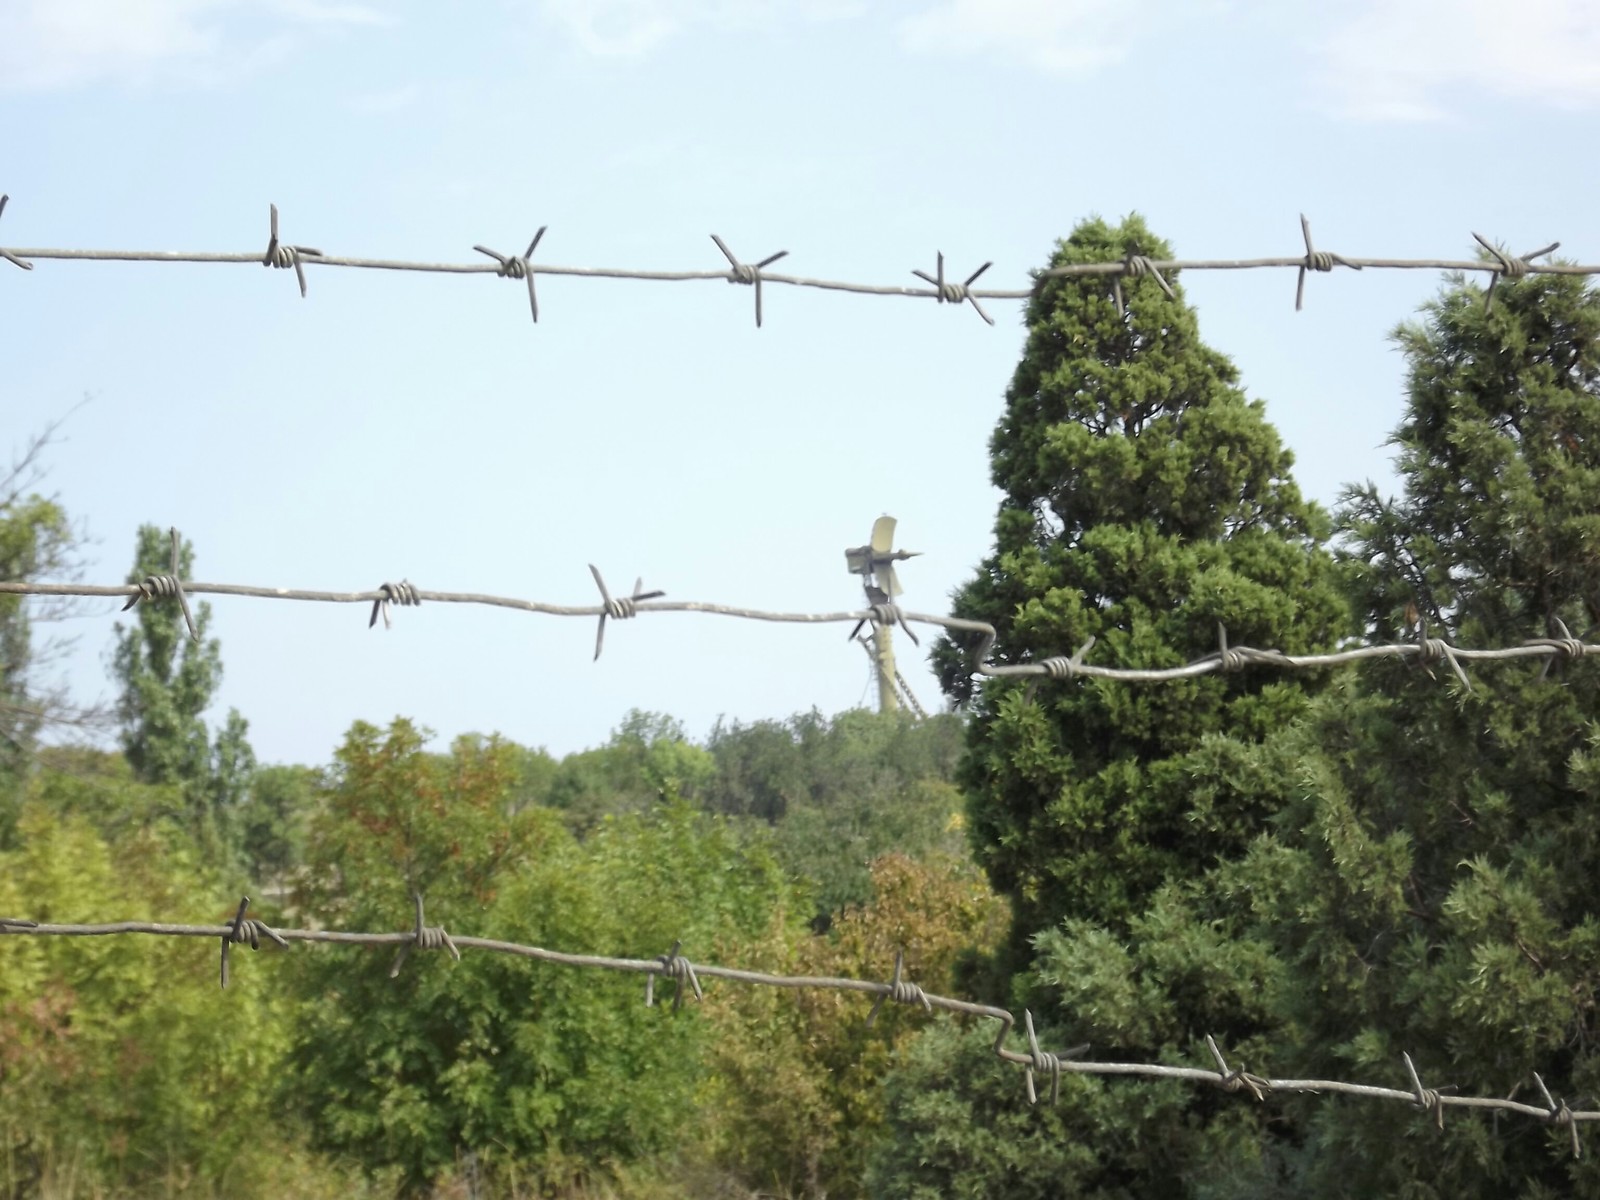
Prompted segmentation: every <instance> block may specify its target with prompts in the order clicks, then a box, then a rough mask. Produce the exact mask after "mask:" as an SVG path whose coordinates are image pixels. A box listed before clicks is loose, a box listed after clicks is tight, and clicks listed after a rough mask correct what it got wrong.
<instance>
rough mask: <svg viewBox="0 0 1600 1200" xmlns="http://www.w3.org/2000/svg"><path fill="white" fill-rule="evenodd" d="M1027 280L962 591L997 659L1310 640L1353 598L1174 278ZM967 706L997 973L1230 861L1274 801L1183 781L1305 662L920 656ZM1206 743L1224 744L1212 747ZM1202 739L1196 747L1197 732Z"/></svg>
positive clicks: (1322, 521)
mask: <svg viewBox="0 0 1600 1200" xmlns="http://www.w3.org/2000/svg"><path fill="white" fill-rule="evenodd" d="M1129 255H1145V256H1148V257H1151V258H1160V257H1164V256H1169V255H1170V251H1169V250H1168V248H1167V247H1166V245H1165V244H1164V243H1162V242H1161V241H1159V240H1158V239H1156V238H1155V237H1154V236H1153V235H1152V234H1151V233H1150V231H1149V230H1148V229H1147V228H1146V227H1145V224H1144V222H1143V221H1142V220H1141V219H1140V218H1139V217H1138V216H1130V217H1128V218H1127V219H1126V220H1124V221H1123V222H1122V223H1121V224H1120V225H1116V226H1112V225H1109V224H1107V223H1106V222H1104V221H1102V220H1099V219H1095V220H1090V221H1086V222H1084V223H1082V224H1080V225H1079V226H1078V227H1077V228H1076V229H1075V230H1074V231H1073V233H1072V235H1071V236H1070V237H1069V238H1067V239H1066V240H1065V241H1063V242H1060V243H1059V244H1058V246H1057V248H1056V251H1055V253H1054V255H1053V256H1052V258H1051V266H1062V265H1066V264H1069V263H1083V262H1099V261H1108V260H1110V261H1115V260H1119V259H1123V258H1125V257H1127V256H1129ZM1169 283H1170V285H1171V294H1170V295H1169V294H1168V292H1167V290H1166V289H1165V288H1164V287H1162V286H1161V284H1160V283H1159V282H1158V281H1157V280H1156V279H1154V278H1152V277H1151V276H1149V275H1145V276H1142V277H1138V278H1135V277H1131V276H1130V277H1129V278H1125V279H1124V280H1123V281H1122V283H1121V292H1122V296H1123V298H1124V300H1125V308H1122V307H1120V306H1119V304H1118V300H1117V298H1116V297H1115V296H1114V295H1113V289H1112V288H1111V287H1110V286H1109V285H1108V282H1107V280H1106V279H1105V277H1104V276H1077V277H1050V278H1044V279H1042V280H1041V286H1040V287H1039V288H1038V289H1037V291H1036V294H1035V296H1034V298H1033V299H1032V300H1031V301H1030V302H1029V304H1028V307H1027V316H1026V319H1027V326H1028V335H1027V342H1026V346H1025V349H1024V351H1023V355H1022V360H1021V362H1020V364H1019V365H1018V367H1017V369H1016V372H1015V374H1014V376H1013V378H1012V381H1011V385H1010V387H1009V388H1008V390H1007V392H1006V407H1005V414H1004V416H1003V417H1002V418H1001V420H1000V422H999V425H998V427H997V428H996V430H995V433H994V436H993V438H992V441H991V456H992V467H993V470H992V476H993V480H994V483H995V485H996V486H997V487H998V488H1000V490H1001V491H1002V492H1003V493H1004V498H1003V499H1002V501H1001V504H1000V510H999V514H998V516H997V518H996V521H995V547H994V551H993V553H992V554H991V555H990V556H989V557H988V558H986V559H985V560H984V562H983V563H982V565H981V566H980V567H979V570H978V573H977V576H976V578H974V579H973V580H972V581H971V582H970V583H968V584H967V585H966V586H965V587H963V588H962V589H961V590H960V591H959V592H958V594H957V596H956V598H955V606H954V608H955V611H956V612H957V613H958V614H959V615H961V616H963V617H969V618H976V619H981V620H985V621H988V622H990V623H992V624H993V625H994V626H995V628H996V630H997V631H998V640H997V642H996V644H995V647H994V651H993V656H994V658H995V659H996V660H998V661H1000V662H1005V663H1015V662H1022V661H1027V660H1030V659H1039V658H1043V657H1046V656H1049V655H1057V654H1070V653H1072V652H1073V651H1074V650H1075V649H1077V648H1078V647H1079V646H1081V645H1083V644H1084V643H1085V642H1086V641H1087V640H1088V639H1090V638H1094V639H1096V642H1095V646H1094V649H1093V651H1092V656H1091V659H1090V661H1092V662H1094V663H1097V664H1102V665H1109V666H1139V667H1167V666H1175V665H1178V664H1181V663H1184V662H1187V661H1190V660H1192V659H1195V658H1199V657H1202V656H1204V655H1206V654H1208V653H1210V652H1212V651H1215V650H1216V649H1217V647H1218V626H1219V625H1221V626H1223V627H1225V628H1226V631H1227V635H1228V637H1229V639H1230V642H1231V643H1232V644H1235V645H1240V644H1246V645H1250V646H1255V647H1260V648H1275V649H1279V650H1283V651H1285V652H1289V653H1295V652H1306V651H1311V650H1315V649H1320V648H1324V647H1326V646H1327V645H1328V644H1329V643H1330V642H1331V641H1332V640H1333V639H1334V638H1335V637H1336V636H1337V635H1338V634H1339V633H1341V632H1343V631H1344V622H1345V620H1346V615H1345V613H1346V610H1345V606H1344V604H1343V601H1342V600H1341V597H1340V595H1339V593H1338V589H1337V587H1336V582H1335V573H1334V569H1333V561H1332V559H1331V557H1330V556H1329V554H1328V553H1327V552H1326V551H1325V549H1324V548H1323V543H1324V540H1325V538H1326V537H1327V534H1328V532H1329V522H1328V519H1327V517H1326V516H1325V514H1324V513H1323V512H1322V511H1321V510H1319V509H1318V508H1317V507H1316V506H1315V505H1314V504H1311V503H1309V502H1307V501H1306V500H1305V499H1304V498H1303V497H1302V496H1301V494H1300V492H1299V490H1298V488H1297V487H1296V486H1295V484H1294V482H1293V481H1292V480H1291V478H1290V475H1289V468H1290V465H1291V462H1292V457H1291V455H1290V454H1289V452H1288V451H1287V450H1285V449H1284V447H1283V446H1282V444H1281V442H1280V441H1279V438H1278V435H1277V433H1276V431H1275V430H1274V429H1273V427H1272V426H1271V425H1270V424H1269V423H1268V421H1267V419H1266V415H1265V411H1264V407H1263V405H1262V403H1261V402H1260V401H1259V400H1251V399H1248V398H1247V397H1246V395H1245V393H1244V391H1243V390H1242V389H1241V387H1240V386H1239V382H1238V380H1239V376H1238V371H1237V369H1236V368H1235V367H1234V366H1233V364H1232V363H1231V362H1229V361H1228V359H1227V358H1225V357H1224V356H1223V355H1222V354H1220V353H1218V352H1217V351H1215V350H1213V349H1211V348H1210V347H1208V346H1207V345H1205V344H1204V343H1203V342H1202V341H1201V340H1200V336H1199V330H1198V325H1197V321H1196V317H1195V313H1194V310H1193V309H1192V308H1191V307H1190V306H1189V305H1188V304H1187V303H1186V301H1185V299H1184V296H1183V291H1182V289H1181V287H1180V286H1179V285H1178V284H1177V283H1176V282H1175V281H1169ZM936 662H937V663H938V665H939V668H940V672H941V677H942V681H943V685H944V688H945V691H946V692H947V694H949V695H950V696H952V697H953V698H954V699H956V700H957V701H958V702H962V703H965V704H967V705H969V706H970V708H971V711H972V714H973V716H972V720H971V722H970V725H969V741H968V750H967V754H966V756H965V759H964V762H963V766H962V783H963V785H964V787H965V789H966V791H967V794H968V807H969V817H970V829H971V830H972V835H973V840H974V845H975V849H976V852H977V854H978V857H979V860H980V861H981V862H982V863H983V865H984V866H985V868H986V869H987V870H988V872H989V876H990V879H991V881H992V882H993V884H994V886H995V888H996V889H997V890H998V891H1000V892H1002V893H1004V894H1006V895H1007V896H1009V897H1010V898H1011V900H1012V902H1013V906H1014V912H1015V922H1014V930H1013V937H1012V943H1011V955H1012V961H1011V963H1010V964H1008V965H1009V966H1010V968H1011V969H1013V970H1016V969H1019V968H1021V967H1023V966H1024V965H1025V964H1026V963H1027V962H1028V961H1029V959H1030V957H1031V953H1032V952H1031V949H1030V947H1029V941H1030V939H1031V938H1032V937H1033V936H1034V935H1036V934H1037V933H1039V932H1040V931H1042V930H1046V929H1050V928H1053V927H1055V926H1057V925H1058V924H1059V923H1060V922H1061V921H1062V920H1063V919H1065V918H1073V919H1077V920H1082V921H1087V922H1091V923H1093V924H1094V925H1097V926H1103V927H1106V928H1108V929H1109V930H1111V931H1113V932H1114V933H1117V934H1119V935H1120V934H1124V933H1126V932H1127V930H1128V928H1129V925H1130V922H1132V921H1133V920H1134V919H1135V918H1136V917H1137V916H1138V915H1139V914H1140V913H1141V912H1142V911H1143V909H1144V908H1145V906H1146V904H1147V903H1148V901H1149V900H1150V898H1151V897H1152V896H1153V894H1154V893H1155V891H1156V890H1157V889H1158V888H1159V887H1160V886H1161V885H1162V883H1163V882H1165V881H1167V880H1170V879H1173V878H1177V877H1184V876H1187V875H1192V874H1193V873H1195V872H1197V871H1198V870H1200V869H1203V868H1204V867H1205V866H1206V865H1207V864H1209V863H1211V862H1213V861H1215V860H1217V859H1218V858H1219V857H1226V856H1228V855H1231V854H1236V853H1237V852H1239V851H1240V850H1242V849H1243V847H1244V845H1245V844H1246V843H1247V841H1248V840H1249V838H1250V837H1251V836H1252V835H1253V834H1255V833H1256V832H1257V831H1258V830H1259V828H1260V827H1261V824H1262V822H1263V821H1264V820H1265V819H1266V817H1267V816H1268V815H1269V810H1268V808H1267V807H1265V804H1264V801H1263V798H1262V796H1261V795H1260V794H1258V793H1257V791H1255V790H1253V789H1248V788H1246V789H1236V788H1231V787H1229V786H1226V784H1225V783H1224V785H1223V786H1210V787H1207V788H1204V789H1197V788H1196V787H1195V786H1194V781H1195V778H1196V776H1197V774H1200V775H1204V776H1207V777H1208V778H1212V779H1213V780H1215V779H1217V778H1219V777H1222V776H1225V775H1226V773H1227V769H1228V768H1227V765H1226V762H1227V760H1228V759H1229V756H1230V754H1231V753H1233V751H1232V750H1231V749H1230V747H1237V748H1244V747H1248V746H1249V745H1251V744H1253V743H1256V742H1258V741H1259V740H1260V739H1262V738H1263V737H1264V736H1265V735H1267V734H1268V733H1270V732H1271V731H1273V730H1275V729H1277V728H1280V727H1281V726H1283V725H1284V724H1285V723H1287V722H1289V721H1291V720H1293V719H1294V718H1295V717H1296V716H1297V715H1298V714H1299V713H1301V712H1302V711H1303V709H1304V707H1305V703H1306V697H1307V695H1308V692H1309V691H1312V690H1314V689H1316V688H1317V687H1318V686H1320V685H1321V683H1322V680H1321V679H1320V678H1319V677H1317V676H1310V675H1302V674H1292V675H1291V674H1287V673H1284V672H1280V671H1276V670H1271V669H1264V668H1247V669H1245V670H1242V671H1238V672H1232V673H1226V674H1224V673H1217V674H1212V675H1207V676H1203V677H1200V678H1195V679H1188V680H1182V681H1178V682H1172V683H1162V684H1156V685H1152V684H1126V683H1117V682H1110V681H1104V680H1080V681H1063V682H1057V681H1053V680H1051V681H1040V682H1039V683H1038V684H1036V685H1035V684H1032V683H1031V682H1025V681H1021V680H985V681H982V682H981V683H980V684H978V685H974V684H973V682H972V680H971V679H970V677H969V676H968V675H967V673H966V669H965V663H964V660H963V658H962V656H961V654H960V653H959V650H958V647H957V646H955V645H954V644H952V643H951V642H949V641H946V642H944V643H942V644H941V646H940V647H939V649H938V651H936ZM1219 736H1220V738H1221V739H1222V744H1221V745H1219V744H1218V743H1217V738H1218V737H1219ZM1208 739H1209V740H1208Z"/></svg>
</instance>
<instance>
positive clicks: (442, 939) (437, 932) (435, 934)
mask: <svg viewBox="0 0 1600 1200" xmlns="http://www.w3.org/2000/svg"><path fill="white" fill-rule="evenodd" d="M411 899H412V901H413V902H414V903H415V904H416V908H417V923H416V925H415V926H414V927H413V929H412V932H411V940H410V941H409V942H406V943H405V944H404V945H402V946H401V947H400V953H399V954H397V955H395V960H394V966H392V967H390V968H389V978H390V979H393V978H394V977H395V976H397V975H399V974H400V968H401V967H402V966H404V965H405V961H406V956H407V955H408V954H410V953H411V951H412V949H413V948H416V949H420V950H448V951H450V957H451V958H453V959H455V960H456V961H457V962H460V961H461V951H460V950H458V949H457V948H456V944H455V942H454V941H452V940H451V938H450V935H449V934H448V933H446V932H445V928H444V926H443V925H427V924H424V923H423V920H422V894H421V893H420V892H413V893H412V894H411Z"/></svg>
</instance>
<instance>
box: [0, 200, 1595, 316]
mask: <svg viewBox="0 0 1600 1200" xmlns="http://www.w3.org/2000/svg"><path fill="white" fill-rule="evenodd" d="M8 199H9V197H7V196H0V215H3V214H4V212H5V205H6V201H7V200H8ZM268 211H269V219H268V236H267V246H266V250H265V251H264V252H258V251H254V250H246V251H221V252H218V251H202V250H89V249H61V248H51V247H15V246H14V247H5V246H0V259H5V260H6V261H8V262H10V263H11V264H12V265H14V266H17V267H20V268H22V269H23V270H32V269H33V265H34V261H35V260H64V261H68V260H70V261H79V262H146V263H252V264H258V265H261V266H266V267H276V268H280V269H286V270H288V269H292V270H293V271H294V273H295V278H296V281H297V282H298V284H299V287H300V295H301V296H302V297H304V296H305V295H306V293H307V287H306V269H307V268H308V267H346V268H354V269H358V270H372V271H419V272H423V273H427V274H444V275H495V276H498V277H500V278H502V279H512V280H521V281H523V282H524V283H525V285H526V288H527V292H528V306H529V309H530V310H531V314H532V317H533V320H534V322H535V323H537V322H538V320H539V299H538V296H537V294H536V292H535V288H534V280H535V278H536V277H537V276H540V275H563V276H576V277H580V278H585V279H634V280H644V281H651V282H668V283H681V282H689V281H695V280H722V281H724V282H726V283H736V284H744V285H746V286H749V287H750V288H751V289H752V290H753V292H754V294H755V321H756V325H757V326H758V327H759V326H760V325H761V324H762V319H763V311H762V287H763V285H764V284H783V285H785V286H788V287H800V288H821V289H823V290H825V291H833V292H851V293H854V294H857V295H866V296H911V297H916V298H920V299H926V300H934V301H936V302H937V303H939V304H952V305H955V306H957V307H960V306H961V305H963V304H970V305H971V306H972V308H973V310H974V311H975V312H976V313H977V314H978V315H979V316H980V317H982V318H983V320H984V321H986V322H988V323H989V324H990V325H993V324H994V318H992V317H991V316H990V315H989V314H988V312H986V311H985V310H984V308H983V306H982V305H981V304H980V303H979V301H980V300H1027V299H1029V298H1030V297H1032V296H1034V295H1035V294H1036V293H1037V292H1038V290H1039V288H1040V287H1041V286H1042V285H1043V284H1044V283H1045V281H1047V280H1050V279H1060V278H1068V277H1073V276H1098V275H1105V276H1109V277H1110V279H1111V287H1112V294H1113V296H1114V298H1115V300H1116V303H1117V307H1118V309H1119V310H1122V309H1123V308H1124V303H1123V294H1122V282H1123V280H1124V279H1125V278H1127V279H1137V278H1139V277H1141V276H1145V275H1148V276H1151V277H1152V278H1153V279H1154V280H1155V281H1156V283H1158V284H1159V285H1160V286H1161V287H1162V288H1163V289H1164V290H1165V291H1166V292H1167V294H1168V295H1171V294H1172V289H1171V286H1170V285H1169V284H1168V282H1167V278H1166V275H1167V274H1168V273H1170V272H1173V271H1242V270H1255V269H1262V268H1282V269H1290V270H1293V271H1295V272H1296V282H1295V304H1294V306H1295V309H1296V311H1298V310H1299V309H1300V308H1301V307H1302V304H1303V302H1304V299H1305V282H1306V273H1307V272H1308V271H1322V272H1327V271H1331V270H1333V269H1334V268H1335V267H1346V268H1349V269H1351V270H1355V271H1360V270H1363V269H1367V268H1375V269H1385V270H1435V271H1440V270H1442V271H1483V272H1487V273H1488V274H1489V275H1490V276H1491V277H1492V278H1491V279H1490V282H1489V288H1488V290H1487V294H1486V297H1485V302H1486V303H1489V304H1492V303H1493V301H1494V291H1495V286H1496V285H1497V284H1498V283H1499V281H1500V279H1501V277H1502V276H1504V277H1506V278H1509V279H1518V278H1521V277H1523V276H1525V275H1600V264H1589V265H1582V264H1576V263H1535V262H1534V261H1533V260H1534V259H1536V258H1542V257H1544V256H1545V255H1547V254H1550V253H1553V252H1554V251H1555V250H1556V249H1558V248H1559V247H1560V244H1561V243H1559V242H1552V243H1551V244H1550V245H1548V246H1545V247H1543V248H1541V249H1538V250H1532V251H1529V252H1528V253H1526V254H1522V255H1516V254H1512V253H1510V252H1509V251H1506V250H1504V249H1503V248H1501V247H1498V246H1496V245H1494V244H1493V243H1491V242H1490V241H1489V240H1488V239H1487V238H1485V237H1483V236H1482V235H1481V234H1477V233H1474V234H1473V235H1472V236H1473V237H1474V238H1475V239H1476V240H1477V241H1478V243H1479V245H1481V246H1482V247H1483V249H1484V253H1485V254H1486V255H1487V257H1486V258H1481V259H1448V258H1355V257H1350V256H1346V255H1339V254H1333V253H1330V252H1329V251H1326V250H1318V249H1316V248H1315V246H1314V245H1313V244H1312V240H1311V225H1310V222H1309V221H1307V220H1306V218H1305V215H1304V214H1302V215H1301V217H1300V228H1301V234H1302V237H1303V239H1304V242H1305V252H1304V253H1303V254H1293V255H1283V256H1279V257H1269V258H1236V259H1216V258H1205V259H1177V258H1174V259H1151V258H1146V257H1144V256H1142V255H1138V254H1130V255H1128V256H1127V257H1126V258H1124V259H1122V260H1120V261H1117V262H1097V263H1073V264H1070V265H1067V266H1060V267H1051V268H1049V269H1047V270H1044V271H1038V272H1035V273H1034V275H1033V282H1032V284H1031V285H1030V286H1029V287H1026V288H999V289H995V288H977V287H974V286H973V284H974V283H975V282H976V281H977V279H978V277H979V276H981V275H982V274H983V273H984V272H985V271H987V270H988V269H989V267H990V266H992V265H993V264H992V263H989V262H985V263H984V264H983V265H982V266H980V267H979V268H978V269H977V270H975V271H972V272H970V273H969V274H968V275H967V276H966V278H965V279H964V280H963V281H962V282H960V283H957V282H955V281H954V280H953V279H947V278H946V277H945V263H944V254H943V253H942V252H940V253H938V254H937V255H936V257H935V262H936V267H935V270H934V272H933V273H932V274H929V273H928V272H926V271H922V270H915V269H913V270H912V271H911V274H913V275H915V276H916V277H917V278H919V279H922V280H924V281H925V282H926V283H928V284H929V285H930V286H928V287H905V286H900V285H896V284H872V283H852V282H849V281H846V280H838V279H813V278H809V277H807V276H802V275H782V274H772V273H769V272H768V270H767V268H768V267H769V266H771V265H772V264H773V263H775V262H777V261H778V260H779V259H781V258H784V257H785V256H786V255H788V253H789V252H788V251H787V250H780V251H778V252H777V253H776V254H770V255H768V256H767V257H766V258H763V259H761V260H760V261H758V262H753V263H748V262H744V261H742V260H740V259H739V258H738V257H737V256H735V255H734V253H733V251H732V250H730V249H729V248H728V245H727V243H726V242H724V241H723V240H722V239H721V238H720V237H718V236H717V235H716V234H712V235H711V240H712V241H713V242H714V243H716V246H717V249H718V250H719V251H720V252H721V253H722V256H723V257H724V258H725V259H726V260H727V264H728V265H727V269H725V270H710V269H705V270H687V271H649V270H640V269H635V268H628V267H564V266H557V265H554V264H549V263H535V262H533V261H532V257H533V252H534V250H535V249H537V248H538V246H539V243H540V240H541V239H542V238H543V237H544V235H545V232H546V229H547V228H548V227H547V226H540V228H539V230H538V232H537V233H535V234H534V236H533V240H532V241H531V242H530V243H529V244H528V249H527V251H526V253H524V254H521V255H515V254H503V253H501V252H500V251H498V250H491V249H489V248H488V247H487V246H482V245H476V246H473V249H474V250H475V251H477V252H478V253H479V254H482V255H485V256H486V257H488V258H490V259H492V260H493V261H492V262H461V263H451V262H417V261H410V260H404V259H392V258H359V257H353V256H349V255H338V254H329V253H326V252H324V251H322V250H316V249H312V248H311V247H309V246H300V245H292V244H289V243H286V242H284V241H283V240H282V239H281V238H280V237H279V233H278V207H277V205H275V204H274V205H270V206H269V209H268Z"/></svg>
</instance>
